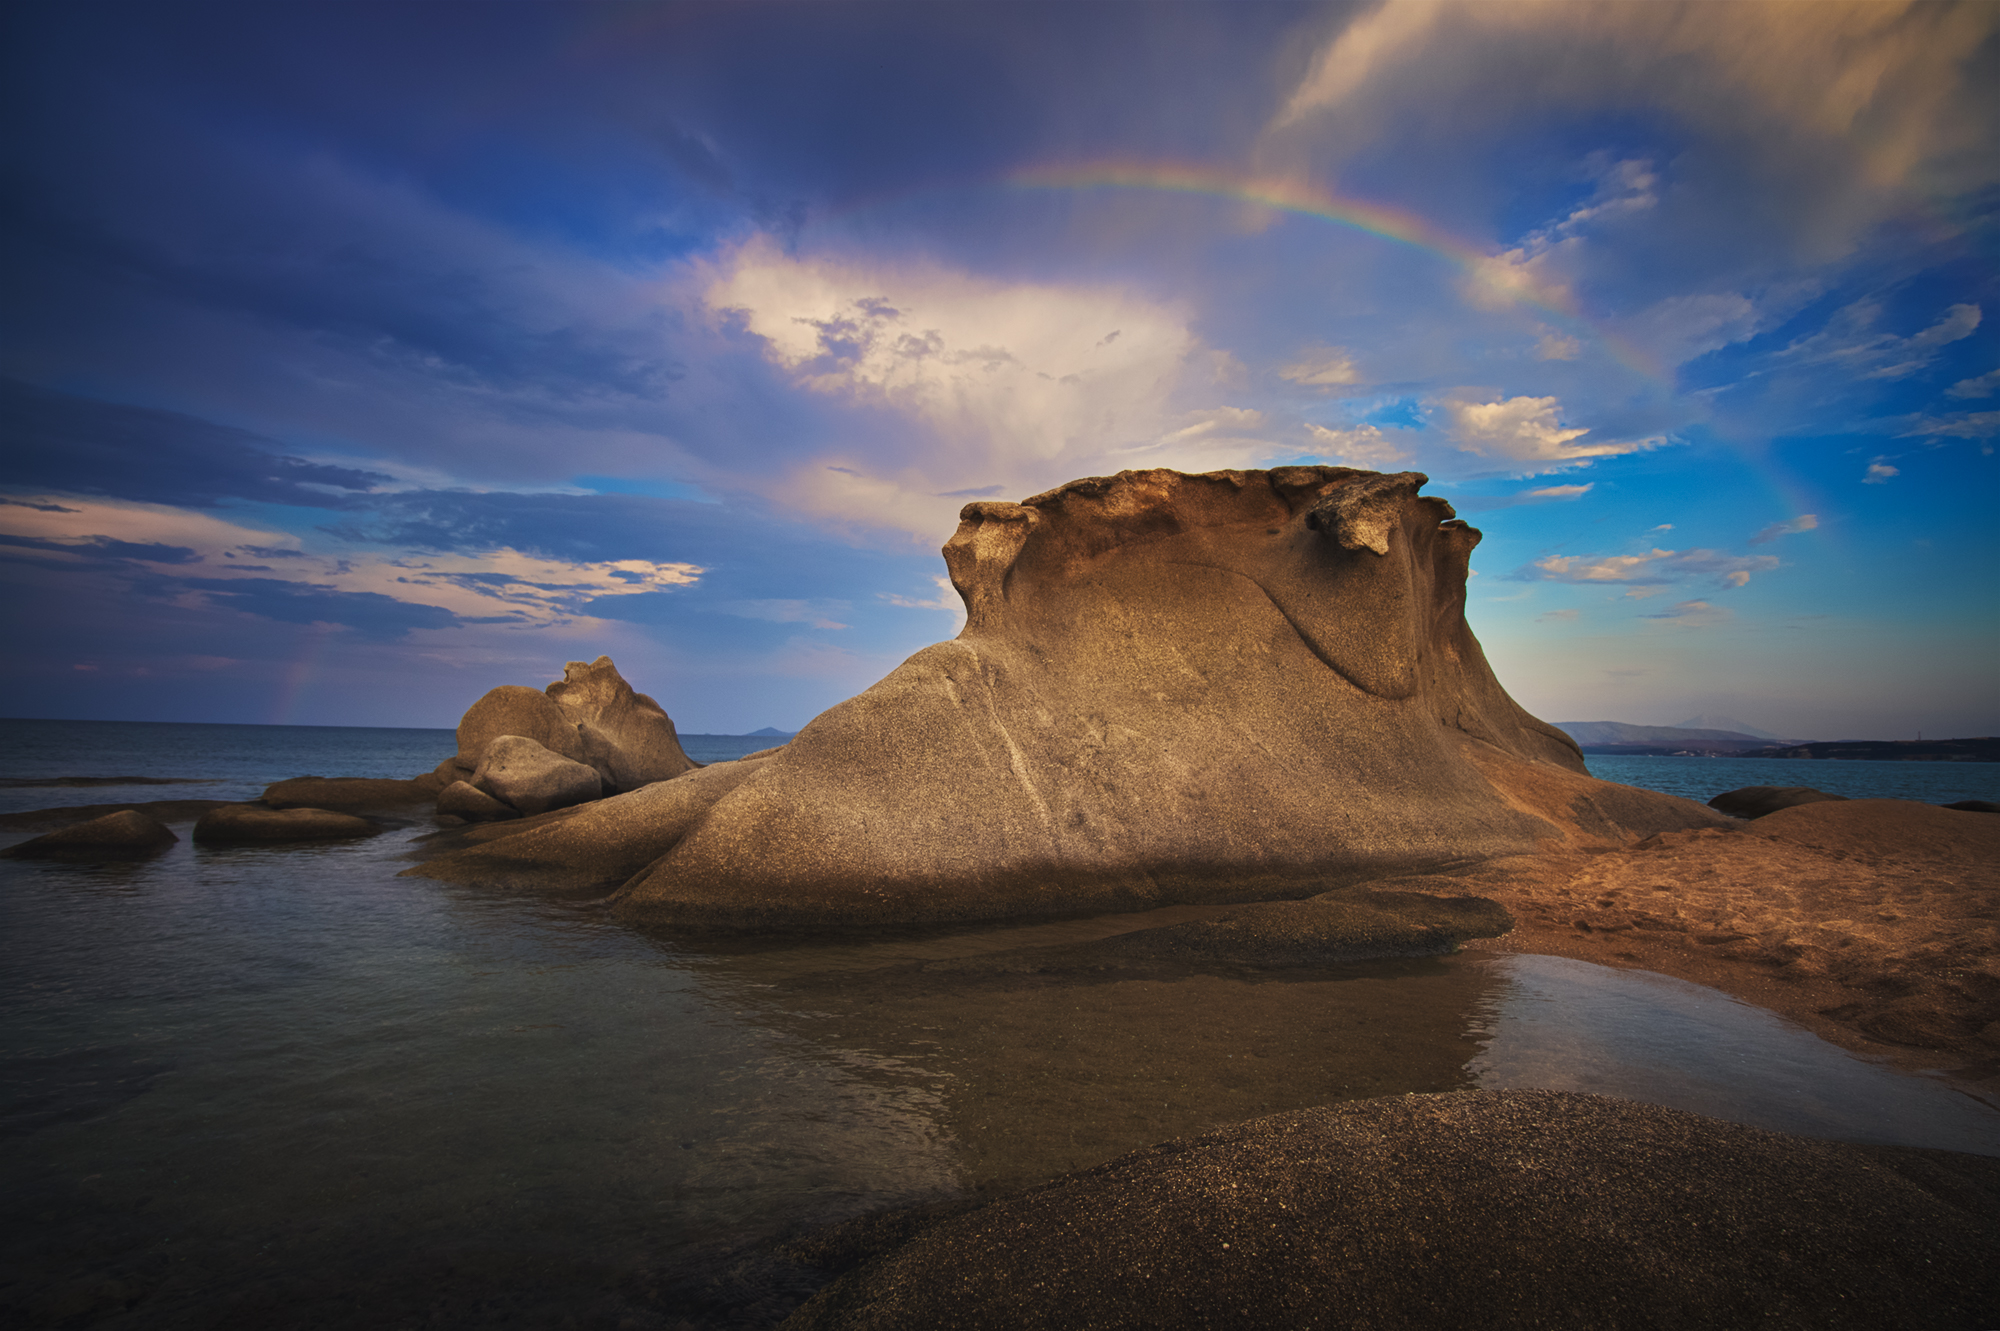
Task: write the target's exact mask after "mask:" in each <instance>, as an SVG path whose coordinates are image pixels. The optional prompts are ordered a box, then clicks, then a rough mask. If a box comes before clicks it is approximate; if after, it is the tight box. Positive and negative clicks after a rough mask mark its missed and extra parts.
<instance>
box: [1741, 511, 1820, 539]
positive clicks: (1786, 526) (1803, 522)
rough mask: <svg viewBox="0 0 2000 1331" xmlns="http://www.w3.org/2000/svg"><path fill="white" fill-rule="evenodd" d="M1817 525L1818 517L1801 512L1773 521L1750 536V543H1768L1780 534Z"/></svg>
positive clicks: (1806, 529)
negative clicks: (1793, 516) (1794, 515)
mask: <svg viewBox="0 0 2000 1331" xmlns="http://www.w3.org/2000/svg"><path fill="white" fill-rule="evenodd" d="M1817 526H1819V517H1818V515H1816V514H1812V513H1801V514H1799V516H1797V517H1795V518H1788V519H1786V520H1785V521H1783V522H1774V523H1772V524H1771V525H1770V526H1768V527H1766V528H1764V529H1763V530H1762V531H1760V532H1758V533H1757V534H1756V535H1755V536H1752V537H1751V538H1750V544H1752V545H1769V544H1770V543H1771V542H1772V541H1775V540H1777V539H1778V538H1779V537H1780V536H1792V535H1796V534H1797V533H1799V532H1802V531H1811V530H1813V529H1814V528H1815V527H1817Z"/></svg>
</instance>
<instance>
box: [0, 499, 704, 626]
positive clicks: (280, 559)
mask: <svg viewBox="0 0 2000 1331" xmlns="http://www.w3.org/2000/svg"><path fill="white" fill-rule="evenodd" d="M36 503H38V504H39V505H41V506H40V507H30V506H28V505H24V504H19V503H14V504H8V505H5V506H4V507H0V533H5V534H7V535H10V536H16V537H26V538H29V539H31V540H35V541H40V542H47V543H48V545H47V546H44V547H41V548H25V549H24V548H21V547H16V548H17V550H18V551H19V552H20V553H23V554H29V555H33V556H38V557H41V558H45V559H49V560H52V561H55V562H58V563H70V564H80V563H84V562H87V561H95V560H102V559H105V558H107V557H108V558H114V559H117V560H119V561H120V562H121V563H123V564H126V565H129V566H131V567H134V568H141V569H145V570H148V571H150V572H154V573H160V574H166V575H170V576H183V577H193V578H202V579H224V580H238V579H253V578H254V579H272V580H276V581H281V582H290V583H296V584H299V585H300V586H302V587H312V588H321V589H326V590H331V591H337V592H350V593H353V592H366V593H373V594H375V595H378V596H386V597H388V598H390V599H392V600H396V601H402V602H405V603H408V604H411V605H427V606H436V607H438V608H440V609H444V610H448V611H450V612H452V613H453V614H455V615H459V616H462V617H465V618H469V619H500V620H504V621H508V622H513V623H518V624H523V625H551V624H557V623H567V622H569V621H571V620H573V619H575V618H576V617H578V616H580V615H585V614H586V610H585V607H586V606H587V605H588V604H589V602H591V601H592V600H595V599H597V598H600V597H606V596H634V595H640V594H643V593H647V592H654V591H661V590H664V589H667V588H670V587H682V586H687V585H689V584H692V583H694V582H695V581H697V580H698V579H699V577H700V575H701V574H702V573H703V572H705V571H706V570H704V569H702V568H701V567H699V566H698V565H695V564H683V563H670V564H659V563H653V562H650V561H648V560H642V559H617V560H603V561H597V562H578V561H574V560H562V559H549V558H545V557H543V556H540V555H533V554H528V553H525V552H523V551H520V550H515V549H512V548H510V547H502V548H500V549H496V550H492V551H488V552H485V553H482V554H477V555H465V554H428V553H415V552H405V553H400V554H391V553H348V554H330V553H326V552H320V551H312V550H308V549H306V548H304V547H303V546H302V545H301V544H300V542H299V540H298V538H297V537H295V536H292V535H290V534H288V533H284V532H273V531H265V530H262V529H259V528H254V527H244V526H239V525H237V524H235V523H232V522H227V521H224V520H222V519H220V518H214V517H210V516H208V515H207V514H203V513H192V512H189V511H187V510H185V509H177V508H171V507H167V506H164V505H158V504H136V503H123V502H109V501H95V500H77V499H68V498H66V499H64V500H62V501H61V502H60V503H57V502H56V501H54V500H39V501H36ZM106 541H114V542H122V543H126V544H127V545H129V546H131V547H138V548H135V549H125V550H120V549H115V548H107V547H106V545H105V542H106ZM146 547H165V548H164V549H161V550H160V551H159V552H158V554H157V555H155V556H153V557H148V554H147V552H146ZM195 596H196V599H199V593H196V594H195Z"/></svg>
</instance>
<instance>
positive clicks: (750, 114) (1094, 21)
mask: <svg viewBox="0 0 2000 1331" xmlns="http://www.w3.org/2000/svg"><path fill="white" fill-rule="evenodd" d="M0 23H4V25H5V29H6V31H5V32H4V34H0V36H4V42H0V46H4V49H5V54H4V56H0V61H4V63H5V69H4V74H5V77H4V80H0V99H4V102H5V106H6V116H7V121H8V124H9V127H10V131H11V132H10V133H9V134H7V135H6V136H5V138H4V146H0V157H4V162H5V180H6V186H7V199H6V204H5V207H4V211H0V227H4V236H0V242H4V243H0V265H4V266H5V268H6V279H5V280H6V289H7V290H8V292H9V293H10V295H9V299H8V301H7V302H6V307H5V313H4V316H0V357H4V364H0V440H3V441H4V444H0V447H4V450H5V453H4V457H5V466H4V469H0V588H4V595H5V598H6V606H7V612H6V613H7V619H8V622H9V623H10V624H11V625H13V626H14V631H13V632H12V633H10V634H9V637H8V642H7V645H6V648H5V667H4V669H5V683H6V688H7V690H8V694H9V698H10V701H9V703H8V704H7V706H6V708H5V710H6V711H8V712H9V713H10V714H13V715H20V716H56V717H78V718H102V719H147V720H207V721H245V722H296V723H309V724H368V725H450V724H453V723H454V722H455V721H456V719H457V717H458V714H459V713H460V712H461V711H462V710H463V709H464V707H465V706H466V705H467V704H468V703H469V702H470V701H471V700H472V699H473V698H475V697H477V696H478V694H479V693H481V692H483V691H484V690H485V689H486V688H487V687H489V686H491V685H493V684H497V683H533V684H539V683H542V682H545V681H546V680H548V679H551V678H554V677H556V676H557V675H559V674H560V673H561V668H562V663H563V662H564V661H566V660H570V659H577V658H586V659H587V658H590V657H594V656H596V655H598V654H599V653H609V654H610V655H612V656H613V657H614V658H615V659H616V660H617V661H618V663H619V665H620V667H621V669H622V670H623V671H624V673H625V674H626V676H627V677H628V678H630V679H631V680H632V681H633V682H634V683H635V685H636V686H637V687H639V688H640V689H642V690H644V691H646V692H649V693H652V694H653V695H654V696H656V697H657V698H659V700H660V701H661V702H662V703H663V704H664V705H665V706H666V708H667V709H668V711H669V712H670V713H671V714H672V715H673V716H674V718H675V720H676V721H677V723H678V724H679V725H680V726H681V728H682V729H683V730H687V731H714V732H740V731H746V730H750V729H753V728H755V727H759V726H765V725H777V726H780V727H784V728H787V729H791V728H796V727H798V726H800V725H802V724H803V723H804V722H805V721H806V720H808V719H810V718H811V717H812V716H813V715H814V714H816V713H817V712H818V711H820V710H821V709H823V708H824V707H826V706H828V705H830V704H832V703H834V702H837V701H839V700H840V699H841V698H844V697H846V696H849V695H850V694H852V693H854V692H856V691H857V690H859V689H861V688H864V687H866V686H867V685H868V684H869V683H871V682H873V681H874V680H875V679H878V678H880V677H881V676H882V675H883V674H884V673H886V672H887V671H888V670H889V669H891V668H892V667H893V666H894V665H895V664H896V663H897V662H898V661H900V660H901V659H903V658H904V657H905V656H907V655H908V654H909V653H910V652H912V651H914V650H916V649H917V648H919V647H921V646H923V645H924V644H926V643H929V642H933V641H936V640H938V639H941V638H945V637H949V636H951V635H952V634H953V633H955V632H956V631H957V628H958V624H959V622H960V621H959V618H958V616H957V612H956V605H957V601H956V597H955V595H954V594H952V593H951V592H950V590H949V587H948V585H944V584H942V583H941V579H942V575H943V572H944V569H943V563H942V560H941V559H940V558H939V556H938V553H937V547H938V546H939V545H940V544H941V543H942V542H943V540H944V539H945V538H946V537H947V536H949V535H950V533H951V531H952V528H953V526H954V525H955V515H956V512H957V509H958V508H959V506H960V505H962V504H963V503H964V502H965V501H966V500H967V499H970V498H986V497H1006V498H1021V497H1024V496H1026V495H1029V494H1033V493H1036V492H1038V491H1040V490H1044V489H1047V488H1049V487H1051V486H1053V485H1057V484H1060V483H1061V482H1063V481H1066V480H1070V479H1074V478H1076V477H1079V476H1087V475H1101V474H1106V473H1109V472H1113V471H1117V470H1120V469H1123V468H1127V467H1147V466H1172V467H1179V468H1182V469H1185V470H1207V469H1211V468H1217V467H1254V466H1267V465H1274V464H1279V463H1289V462H1297V461H1325V462H1332V463H1343V464H1346V465H1354V466H1365V467H1373V468H1377V469H1382V470H1406V469H1409V470H1421V471H1424V472H1426V473H1428V474H1429V475H1430V477H1431V478H1432V480H1431V486H1430V492H1432V493H1436V494H1441V495H1443V496H1445V497H1446V498H1449V499H1450V500H1451V501H1452V502H1453V503H1454V504H1456V505H1457V506H1458V507H1459V509H1460V511H1461V513H1463V514H1464V515H1465V516H1466V517H1468V518H1469V519H1470V520H1471V521H1472V522H1473V523H1474V525H1476V526H1478V527H1480V528H1481V529H1482V530H1483V531H1484V532H1485V533H1486V540H1485V543H1484V544H1483V545H1482V546H1481V548H1480V550H1479V551H1478V553H1477V555H1476V557H1475V559H1474V568H1475V570H1476V574H1477V576H1476V577H1475V578H1474V580H1473V582H1472V585H1471V590H1470V596H1469V602H1468V614H1469V616H1470V617H1471V619H1472V622H1473V626H1474V628H1475V630H1476V631H1477V632H1478V634H1479V635H1480V637H1481V639H1482V641H1483V642H1484V643H1485V645H1486V648H1487V651H1488V654H1489V655H1490V656H1491V657H1492V659H1493V661H1494V664H1495V666H1496V668H1497V670H1498V672H1499V674H1500V677H1501V680H1502V682H1503V683H1505V684H1506V685H1507V686H1508V688H1509V689H1510V691H1511V692H1512V693H1513V694H1514V695H1515V697H1516V698H1518V699H1519V700H1520V701H1521V702H1522V703H1523V704H1524V705H1525V706H1527V707H1528V708H1529V709H1530V710H1531V711H1534V712H1535V713H1537V714H1538V715H1541V716H1543V717H1545V718H1548V719H1551V720H1596V719H1613V720H1624V721H1632V722H1639V723H1647V724H1671V723H1673V722H1676V721H1679V720H1682V719H1684V718H1686V717H1688V716H1691V715H1694V714H1696V713H1708V714H1722V715H1729V716H1735V717H1739V718H1741V719H1743V720H1744V721H1747V722H1749V723H1750V724H1752V725H1756V726H1760V727H1762V728H1765V729H1768V730H1771V731H1774V732H1777V733H1781V734H1786V735H1794V736H1798V737H1803V738H1847V737H1876V738H1903V737H1908V736H1911V735H1914V734H1915V733H1917V732H1918V731H1919V730H1921V731H1922V732H1923V733H1924V734H1926V735H1945V734H1955V735H1965V734H1992V733H1996V732H2000V641H1996V638H2000V591H1996V583H2000V579H1996V577H1995V575H1994V571H1995V570H1996V569H2000V549H1996V545H1997V544H2000V542H1996V539H1995V536H1994V523H1993V521H1992V517H1991V510H1992V508H1993V504H1994V500H1995V498H1996V497H2000V485H1996V460H1995V457H1994V453H1993V446H1994V440H1995V437H1996V435H2000V269H1996V259H2000V243H1996V205H2000V134H1996V129H2000V114H1996V112H2000V36H1997V35H1996V30H2000V7H1995V6H1993V5H1991V4H1967V5H1952V4H1916V5H1908V6H1904V5H1899V4H1894V3H1889V4H1865V5H1852V6H1850V5H1843V4H1839V3H1831V2H1829V3H1815V4H1809V5H1808V4H1791V3H1777V4H1770V5H1765V4H1757V3H1739V4H1727V5H1717V4H1695V5H1680V4H1675V3H1671V2H1669V0H1661V2H1660V3H1648V4H1606V5H1588V4H1584V5H1577V4H1544V3H1490V4H1488V3H1482V4H1472V5H1449V4H1437V3H1431V2H1430V0H1395V2H1393V3H1390V4H1386V5H1382V4H1360V5H1343V4H1333V5H1287V4H1238V3H1223V4H1176V3H1099V4H1081V5H1079V4H1069V3H1064V4H1053V5H1039V4H1014V3H977V2H970V3H934V2H929V0H927V2H925V3H919V4H858V3H813V4H790V5H781V4H764V3H756V2H755V0H746V2H742V3H727V4H671V3H654V4H634V3H616V4H589V3H568V4H535V3H527V2H522V3H509V4H449V3H432V4H368V3H341V4H330V5H315V4H310V3H306V4H298V3H286V4H259V5H217V6H206V5H189V4H173V3H167V4H157V3H155V4H146V5H140V6H132V7H121V6H116V5H108V4H90V5H75V4H23V5H16V6H12V7H10V8H9V9H8V11H7V12H6V15H5V18H4V19H3V20H0Z"/></svg>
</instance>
